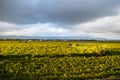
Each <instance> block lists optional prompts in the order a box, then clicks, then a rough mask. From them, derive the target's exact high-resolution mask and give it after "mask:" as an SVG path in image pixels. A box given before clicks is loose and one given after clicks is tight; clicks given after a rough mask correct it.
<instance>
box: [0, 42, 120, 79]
mask: <svg viewBox="0 0 120 80" xmlns="http://www.w3.org/2000/svg"><path fill="white" fill-rule="evenodd" d="M112 78H113V79H117V78H120V43H119V42H95V41H91V42H89V41H76V42H75V41H0V80H21V79H23V80H48V79H49V80H58V79H60V80H61V79H63V80H69V79H71V80H79V79H82V80H84V79H112Z"/></svg>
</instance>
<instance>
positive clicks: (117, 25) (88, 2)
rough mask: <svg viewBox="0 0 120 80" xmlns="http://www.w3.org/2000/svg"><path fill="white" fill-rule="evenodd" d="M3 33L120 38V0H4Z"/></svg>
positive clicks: (0, 27) (0, 24)
mask: <svg viewBox="0 0 120 80" xmlns="http://www.w3.org/2000/svg"><path fill="white" fill-rule="evenodd" d="M0 35H4V36H5V35H17V36H80V37H91V38H108V39H120V0H0Z"/></svg>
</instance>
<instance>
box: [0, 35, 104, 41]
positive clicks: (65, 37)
mask: <svg viewBox="0 0 120 80" xmlns="http://www.w3.org/2000/svg"><path fill="white" fill-rule="evenodd" d="M0 39H45V40H47V39H51V40H52V39H66V40H106V39H105V38H91V37H80V36H0Z"/></svg>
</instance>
